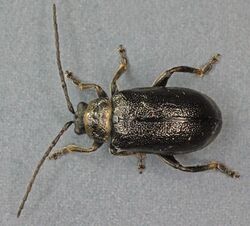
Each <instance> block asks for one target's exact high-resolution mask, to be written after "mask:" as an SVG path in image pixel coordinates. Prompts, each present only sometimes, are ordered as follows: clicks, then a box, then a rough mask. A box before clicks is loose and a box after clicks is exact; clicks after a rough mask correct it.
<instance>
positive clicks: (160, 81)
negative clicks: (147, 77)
mask: <svg viewBox="0 0 250 226" xmlns="http://www.w3.org/2000/svg"><path fill="white" fill-rule="evenodd" d="M219 57H220V54H216V55H214V56H213V57H212V58H211V59H210V60H209V61H208V62H207V63H206V64H204V65H203V66H202V67H200V68H193V67H188V66H178V67H173V68H171V69H169V70H167V71H164V72H162V73H161V74H160V75H159V76H158V77H157V79H156V80H155V81H154V82H153V86H166V85H167V82H168V79H169V78H170V77H171V75H172V74H173V73H175V72H187V73H193V74H196V75H197V76H199V77H203V76H204V75H205V74H207V73H208V72H209V71H210V70H211V69H212V67H213V65H214V64H215V63H217V62H218V61H219Z"/></svg>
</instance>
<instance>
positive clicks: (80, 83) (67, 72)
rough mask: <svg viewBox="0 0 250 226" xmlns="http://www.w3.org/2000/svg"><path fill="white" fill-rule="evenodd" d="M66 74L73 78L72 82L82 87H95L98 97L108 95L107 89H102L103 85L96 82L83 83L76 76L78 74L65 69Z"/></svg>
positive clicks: (83, 88)
mask: <svg viewBox="0 0 250 226" xmlns="http://www.w3.org/2000/svg"><path fill="white" fill-rule="evenodd" d="M65 76H66V77H67V78H68V79H70V80H72V82H73V83H74V84H75V85H76V86H77V87H78V88H79V89H80V90H85V89H95V90H96V93H97V95H98V97H108V96H107V94H106V93H105V91H104V90H103V89H102V87H101V86H99V85H97V84H94V83H83V82H81V81H80V80H79V79H77V78H76V76H75V75H74V74H73V72H70V71H65Z"/></svg>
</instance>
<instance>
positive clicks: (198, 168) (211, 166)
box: [159, 155, 240, 178]
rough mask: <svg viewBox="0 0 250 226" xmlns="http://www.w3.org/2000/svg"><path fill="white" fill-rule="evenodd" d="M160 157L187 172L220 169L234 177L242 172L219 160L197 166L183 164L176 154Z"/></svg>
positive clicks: (237, 176)
mask: <svg viewBox="0 0 250 226" xmlns="http://www.w3.org/2000/svg"><path fill="white" fill-rule="evenodd" d="M159 156H160V158H161V159H162V160H163V161H164V162H165V163H167V164H168V165H170V166H172V167H174V168H175V169H179V170H181V171H185V172H201V171H206V170H218V171H220V172H222V173H224V174H226V175H228V176H230V177H232V178H239V177H240V174H239V173H238V172H237V171H233V170H231V169H229V168H228V167H227V166H226V165H224V164H222V163H220V162H217V161H211V162H209V163H208V164H205V165H197V166H183V165H182V164H181V163H180V162H178V161H177V160H176V159H175V157H174V156H170V155H169V156H162V155H159Z"/></svg>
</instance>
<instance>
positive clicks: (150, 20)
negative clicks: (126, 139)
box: [0, 0, 250, 226]
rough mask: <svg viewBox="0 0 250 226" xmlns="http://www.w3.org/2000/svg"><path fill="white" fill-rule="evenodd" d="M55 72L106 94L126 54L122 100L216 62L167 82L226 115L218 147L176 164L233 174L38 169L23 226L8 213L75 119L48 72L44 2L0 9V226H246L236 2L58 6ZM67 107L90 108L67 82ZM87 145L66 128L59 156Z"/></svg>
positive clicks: (124, 165) (119, 164)
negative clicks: (201, 73)
mask: <svg viewBox="0 0 250 226" xmlns="http://www.w3.org/2000/svg"><path fill="white" fill-rule="evenodd" d="M56 3H57V10H58V22H59V32H60V37H61V52H62V61H63V67H64V69H65V70H66V69H67V70H71V71H73V72H74V73H75V74H76V75H77V76H78V77H79V78H80V79H81V80H82V81H85V82H97V83H98V84H100V85H101V86H102V87H103V88H104V89H105V90H106V91H109V86H110V81H111V79H112V75H113V73H114V71H115V70H116V68H117V66H118V54H117V51H116V48H117V47H118V45H119V44H121V43H122V44H123V45H124V46H125V47H126V49H127V53H128V57H129V62H130V68H129V71H128V73H126V75H124V76H123V77H122V78H121V79H120V80H119V87H120V88H121V89H125V88H126V89H127V88H132V87H133V88H134V87H139V86H149V85H150V84H152V82H153V81H154V79H155V78H156V76H157V74H159V73H160V72H161V71H163V70H165V69H168V68H171V67H173V66H179V65H187V66H199V65H202V64H203V63H205V62H206V61H207V60H208V59H209V58H210V57H211V55H213V54H215V53H217V52H218V53H221V54H222V58H221V61H220V63H219V64H218V65H216V67H215V69H214V70H213V71H212V72H211V73H210V74H209V75H208V76H206V77H204V78H203V79H199V78H197V77H195V76H193V75H189V74H182V73H180V74H178V75H174V76H173V77H172V78H171V79H170V81H169V86H181V87H187V88H192V89H196V90H198V91H201V92H203V93H206V94H207V95H208V96H210V97H211V98H212V99H213V100H215V101H216V103H217V104H218V106H219V107H220V109H221V112H222V116H223V122H224V124H223V128H222V131H221V133H220V135H219V136H218V138H217V139H216V140H215V141H214V142H213V143H212V144H211V145H209V146H208V147H206V148H205V149H203V150H202V151H199V152H195V153H191V154H188V155H183V156H180V157H179V160H181V161H182V162H183V163H185V164H199V163H206V162H207V161H210V160H219V161H221V162H225V163H226V164H227V165H229V166H230V167H232V168H234V169H236V170H238V171H239V172H240V173H241V178H240V179H238V180H237V179H231V178H229V177H227V176H225V175H223V174H220V173H219V172H203V173H195V174H191V173H184V172H181V171H177V170H174V169H173V168H171V167H169V166H167V165H165V164H164V163H163V162H162V161H161V160H160V159H159V158H158V157H156V156H147V159H146V164H147V165H146V167H147V168H146V171H145V172H144V173H143V174H142V175H140V174H139V173H138V172H137V166H136V164H137V160H136V158H134V157H115V156H112V155H110V154H109V152H108V145H104V146H102V147H101V148H100V150H98V151H97V152H95V153H93V154H91V155H85V154H79V153H78V154H69V155H67V156H65V157H63V158H61V159H59V160H57V161H47V162H45V164H44V166H43V167H42V169H41V171H40V174H39V175H38V177H37V180H36V182H35V184H34V186H33V190H32V192H31V194H30V196H29V199H28V201H27V203H26V206H25V209H24V211H23V214H22V216H21V217H20V219H17V218H16V212H17V208H18V205H19V203H20V200H21V198H22V196H23V194H24V192H25V189H26V184H27V182H28V181H29V179H30V177H31V174H32V171H33V169H34V167H35V165H36V164H37V162H38V161H39V159H40V158H41V156H42V154H43V152H44V151H45V150H46V148H47V147H48V145H49V142H51V141H52V139H53V138H54V137H55V136H56V134H57V133H58V132H59V130H60V128H61V127H62V126H63V124H64V123H65V122H66V121H67V120H70V119H71V118H72V115H71V114H70V113H69V112H68V111H67V108H66V105H65V99H64V96H63V92H62V89H61V87H60V80H59V76H58V72H57V67H56V60H55V48H54V36H53V35H54V34H53V27H52V2H51V1H49V0H45V1H31V0H29V1H28V0H24V1H3V0H2V1H1V4H0V30H1V35H0V53H1V54H0V96H1V101H0V134H1V138H0V192H1V194H0V195H1V201H0V202H1V204H0V225H3V226H7V225H11V226H12V225H26V226H32V225H36V226H39V225H53V226H55V225H60V226H62V225H96V226H99V225H101V226H102V225H103V226H106V225H112V226H113V225H115V226H116V225H119V226H133V225H135V226H151V225H157V226H158V225H159V226H161V225H162V226H163V225H176V226H177V225H181V226H182V225H185V226H187V225H192V226H195V225H197V226H198V225H199V226H200V225H223V226H224V225H225V226H228V225H240V226H241V225H243V226H247V225H249V222H250V215H249V206H250V189H249V186H250V177H249V173H250V152H249V146H250V145H249V140H250V139H249V138H250V98H249V96H250V91H249V85H250V77H249V71H250V51H249V48H250V38H249V37H250V27H249V21H250V13H249V8H250V2H249V1H244V0H237V1H236V0H230V1H228V0H221V1H215V0H210V1H207V0H201V1H194V0H185V1H176V0H168V1H166V0H154V1H143V0H138V1H132V0H131V1H130V0H129V1H122V0H109V1H101V0H98V1H80V0H77V1H56ZM68 87H69V94H70V96H71V99H72V101H73V104H74V106H76V104H77V103H78V102H79V101H80V100H84V101H86V102H87V101H89V100H91V99H93V98H95V93H94V92H93V91H86V92H80V91H79V90H77V89H76V88H75V87H74V85H72V84H71V83H70V82H68ZM70 143H75V144H82V145H84V146H87V145H90V144H91V141H90V140H89V139H88V138H87V137H86V136H77V135H75V134H74V133H73V127H72V128H71V129H70V130H69V131H68V132H66V134H65V136H64V137H63V138H62V139H61V140H60V142H59V143H58V145H57V147H61V146H63V145H66V144H70Z"/></svg>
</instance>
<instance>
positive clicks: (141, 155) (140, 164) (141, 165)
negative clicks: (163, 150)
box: [137, 153, 146, 174]
mask: <svg viewBox="0 0 250 226" xmlns="http://www.w3.org/2000/svg"><path fill="white" fill-rule="evenodd" d="M137 158H138V163H137V164H138V171H139V173H140V174H142V173H143V171H144V170H145V169H146V166H145V160H146V154H144V153H137Z"/></svg>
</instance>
